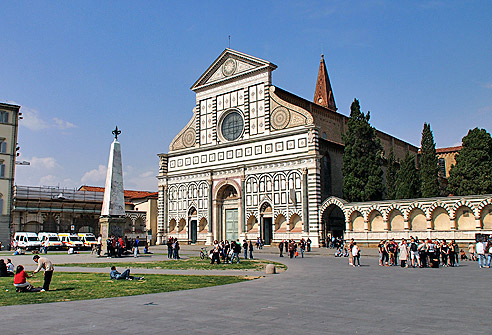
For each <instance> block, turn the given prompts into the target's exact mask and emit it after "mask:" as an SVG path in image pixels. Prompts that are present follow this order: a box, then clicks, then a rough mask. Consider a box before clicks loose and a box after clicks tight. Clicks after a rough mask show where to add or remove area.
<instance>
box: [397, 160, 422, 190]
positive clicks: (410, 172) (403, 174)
mask: <svg viewBox="0 0 492 335" xmlns="http://www.w3.org/2000/svg"><path fill="white" fill-rule="evenodd" d="M395 197H396V199H411V198H418V197H420V178H419V173H418V171H417V168H416V166H415V156H413V155H410V153H409V152H407V153H406V155H405V158H404V159H403V161H401V162H400V170H398V173H397V174H396V196H395Z"/></svg>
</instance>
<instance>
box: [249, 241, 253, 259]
mask: <svg viewBox="0 0 492 335" xmlns="http://www.w3.org/2000/svg"><path fill="white" fill-rule="evenodd" d="M249 259H253V242H251V241H249Z"/></svg>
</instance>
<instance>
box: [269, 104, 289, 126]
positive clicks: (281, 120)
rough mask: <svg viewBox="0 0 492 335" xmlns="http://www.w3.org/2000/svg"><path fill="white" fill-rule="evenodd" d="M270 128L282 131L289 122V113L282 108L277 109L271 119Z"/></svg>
mask: <svg viewBox="0 0 492 335" xmlns="http://www.w3.org/2000/svg"><path fill="white" fill-rule="evenodd" d="M271 121H272V127H273V128H274V129H277V130H279V129H284V128H285V127H287V125H288V124H289V121H290V113H289V111H287V109H285V108H284V107H277V108H275V110H274V111H273V113H272V117H271Z"/></svg>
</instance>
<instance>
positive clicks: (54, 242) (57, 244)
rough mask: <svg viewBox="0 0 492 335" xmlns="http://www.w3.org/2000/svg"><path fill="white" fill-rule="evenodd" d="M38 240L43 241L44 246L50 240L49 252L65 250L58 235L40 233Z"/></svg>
mask: <svg viewBox="0 0 492 335" xmlns="http://www.w3.org/2000/svg"><path fill="white" fill-rule="evenodd" d="M38 239H39V240H40V241H41V244H42V245H44V243H45V241H46V240H48V250H60V249H61V248H63V243H62V241H60V238H59V237H58V234H57V233H45V232H43V233H39V234H38Z"/></svg>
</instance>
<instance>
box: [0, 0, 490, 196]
mask: <svg viewBox="0 0 492 335" xmlns="http://www.w3.org/2000/svg"><path fill="white" fill-rule="evenodd" d="M491 17H492V2H490V1H453V0H450V1H383V0H380V1H247V2H244V1H237V2H236V1H174V2H172V1H113V2H110V1H65V2H58V1H29V2H27V1H4V2H3V3H2V9H1V12H0V45H1V52H0V101H1V102H9V103H15V104H19V105H21V106H22V112H23V113H24V120H22V121H21V123H20V128H19V145H20V146H21V150H20V152H21V156H20V160H28V161H30V162H31V165H30V166H18V167H17V170H16V171H17V172H16V184H18V185H32V186H35V185H52V186H61V187H78V186H80V185H82V184H88V185H96V186H104V179H105V170H106V165H107V160H108V155H109V146H110V144H111V141H112V135H111V131H112V130H113V129H114V127H115V125H118V127H119V128H121V129H122V131H123V133H122V134H121V136H120V142H121V145H122V151H123V153H122V155H123V165H124V173H125V180H124V183H125V188H127V189H142V190H157V181H156V179H155V176H156V174H157V171H158V159H157V154H158V153H163V152H167V151H168V146H169V143H170V142H171V140H172V139H173V137H174V136H175V135H176V134H177V133H178V132H179V131H180V130H181V129H182V127H184V126H185V124H186V123H187V122H188V120H189V119H190V117H191V114H192V108H193V106H194V104H195V97H194V93H193V92H192V91H191V90H190V89H189V88H190V87H191V85H192V84H193V83H194V82H195V80H196V79H198V77H200V75H201V74H202V73H203V72H204V71H205V70H206V69H207V68H208V66H209V65H210V64H211V63H212V62H213V61H214V60H215V59H216V57H217V56H218V55H219V54H220V53H221V52H222V51H223V50H224V48H226V47H227V45H228V42H227V40H228V35H231V48H232V49H235V50H238V51H241V52H245V53H247V54H250V55H253V56H256V57H259V58H262V59H265V60H268V61H271V62H273V63H274V64H276V65H277V66H278V69H277V70H275V71H274V73H273V83H274V85H276V86H279V87H281V88H283V89H286V90H288V91H290V92H292V93H294V94H297V95H299V96H301V97H303V98H306V99H309V100H311V99H312V98H313V95H314V87H315V82H316V76H317V71H318V65H319V59H320V55H321V53H323V54H324V55H325V60H326V64H327V66H328V71H329V75H330V80H331V84H332V87H333V91H334V96H335V100H336V103H337V107H338V108H339V112H340V113H342V114H345V115H348V113H349V109H350V103H351V102H352V101H353V99H354V98H358V99H359V100H360V103H361V107H362V109H363V110H364V111H367V110H370V111H371V123H372V125H373V126H375V127H376V128H378V129H380V130H382V131H385V132H387V133H389V134H392V135H395V136H397V137H399V138H401V139H403V140H405V141H408V142H410V143H412V144H414V145H417V146H419V144H420V137H421V131H422V127H423V123H424V122H428V123H430V124H431V127H432V130H433V132H434V138H435V140H436V142H437V145H438V147H445V146H453V145H457V144H459V143H460V142H461V138H462V137H463V136H464V135H466V133H467V132H468V130H469V129H470V128H474V127H477V126H478V127H480V128H485V129H487V130H488V131H489V132H490V131H491V130H492V38H491V36H492V19H491Z"/></svg>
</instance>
